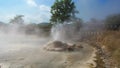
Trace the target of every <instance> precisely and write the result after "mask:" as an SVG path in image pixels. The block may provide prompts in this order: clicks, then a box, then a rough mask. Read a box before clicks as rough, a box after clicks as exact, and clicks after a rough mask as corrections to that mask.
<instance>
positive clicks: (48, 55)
mask: <svg viewBox="0 0 120 68" xmlns="http://www.w3.org/2000/svg"><path fill="white" fill-rule="evenodd" d="M62 32H63V31H61V32H60V33H62ZM60 33H59V34H60ZM54 34H56V33H54ZM63 35H64V34H60V35H58V33H57V35H55V36H57V37H56V39H58V38H60V37H61V36H63ZM63 37H64V36H63ZM51 40H52V39H51V38H48V37H47V38H45V37H38V36H34V35H24V34H19V33H8V34H7V33H3V32H0V66H1V67H0V68H90V67H91V66H95V63H94V60H95V58H94V57H95V49H94V48H93V47H91V46H90V45H88V44H86V43H80V44H82V46H83V48H82V49H81V50H80V51H76V52H66V51H65V52H55V51H46V50H44V49H43V47H44V45H46V43H48V42H51ZM61 41H62V39H61Z"/></svg>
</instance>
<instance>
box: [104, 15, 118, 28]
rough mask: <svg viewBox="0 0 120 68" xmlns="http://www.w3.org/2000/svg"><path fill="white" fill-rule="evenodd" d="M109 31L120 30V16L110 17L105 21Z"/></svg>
mask: <svg viewBox="0 0 120 68" xmlns="http://www.w3.org/2000/svg"><path fill="white" fill-rule="evenodd" d="M105 24H106V25H105V26H106V29H107V30H119V28H120V14H116V15H110V16H108V17H107V18H106V20H105Z"/></svg>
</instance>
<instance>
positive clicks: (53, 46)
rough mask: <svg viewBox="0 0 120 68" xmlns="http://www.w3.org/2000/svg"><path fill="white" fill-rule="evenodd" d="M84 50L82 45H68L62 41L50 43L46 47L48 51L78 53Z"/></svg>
mask: <svg viewBox="0 0 120 68" xmlns="http://www.w3.org/2000/svg"><path fill="white" fill-rule="evenodd" d="M82 48H83V46H82V45H81V44H68V43H63V42H61V41H53V42H50V43H48V44H47V45H46V46H45V47H44V49H45V50H47V51H78V50H80V49H82Z"/></svg>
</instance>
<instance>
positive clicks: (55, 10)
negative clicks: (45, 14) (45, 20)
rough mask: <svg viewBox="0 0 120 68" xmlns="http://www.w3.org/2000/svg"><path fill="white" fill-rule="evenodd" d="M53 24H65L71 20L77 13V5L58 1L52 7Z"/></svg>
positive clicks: (68, 1)
mask: <svg viewBox="0 0 120 68" xmlns="http://www.w3.org/2000/svg"><path fill="white" fill-rule="evenodd" d="M51 13H52V16H51V19H50V21H51V23H52V24H56V23H58V22H60V23H63V22H64V21H66V20H69V19H70V17H71V16H72V14H73V15H74V13H75V4H74V2H73V1H72V0H56V1H55V3H54V4H53V6H52V7H51Z"/></svg>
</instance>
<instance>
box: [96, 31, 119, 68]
mask: <svg viewBox="0 0 120 68" xmlns="http://www.w3.org/2000/svg"><path fill="white" fill-rule="evenodd" d="M96 42H98V43H99V44H101V46H104V48H105V49H106V50H107V51H108V52H110V54H111V57H112V58H113V61H114V62H115V63H114V64H117V66H118V68H120V31H105V32H104V33H103V34H102V35H97V37H96Z"/></svg>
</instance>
